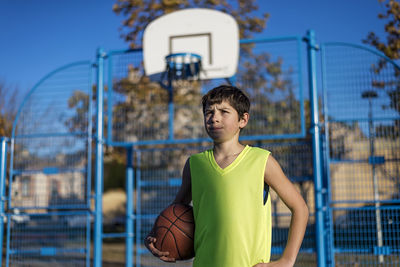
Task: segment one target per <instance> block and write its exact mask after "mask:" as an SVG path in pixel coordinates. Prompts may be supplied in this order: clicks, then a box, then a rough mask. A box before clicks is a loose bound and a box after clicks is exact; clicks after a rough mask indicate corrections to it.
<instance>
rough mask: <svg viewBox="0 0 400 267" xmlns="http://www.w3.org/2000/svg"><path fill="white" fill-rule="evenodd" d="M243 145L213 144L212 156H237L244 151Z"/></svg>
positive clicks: (236, 142)
mask: <svg viewBox="0 0 400 267" xmlns="http://www.w3.org/2000/svg"><path fill="white" fill-rule="evenodd" d="M244 147H245V146H244V145H242V144H241V143H239V142H238V141H235V142H223V143H215V142H214V148H213V153H214V156H221V157H228V156H233V155H238V154H239V153H240V152H242V150H243V149H244Z"/></svg>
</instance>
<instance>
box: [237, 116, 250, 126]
mask: <svg viewBox="0 0 400 267" xmlns="http://www.w3.org/2000/svg"><path fill="white" fill-rule="evenodd" d="M249 119H250V114H249V113H243V115H242V117H241V118H240V119H239V128H240V129H243V128H244V127H246V125H247V123H248V122H249Z"/></svg>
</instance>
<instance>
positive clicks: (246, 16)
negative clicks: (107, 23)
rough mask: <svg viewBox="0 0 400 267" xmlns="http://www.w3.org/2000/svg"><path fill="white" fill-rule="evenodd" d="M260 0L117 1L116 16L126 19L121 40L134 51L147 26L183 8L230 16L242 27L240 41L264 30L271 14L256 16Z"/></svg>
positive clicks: (139, 44) (115, 5)
mask: <svg viewBox="0 0 400 267" xmlns="http://www.w3.org/2000/svg"><path fill="white" fill-rule="evenodd" d="M256 2H257V0H235V1H228V0H117V2H116V3H115V4H114V6H113V10H114V12H115V13H116V14H122V15H123V16H125V17H126V19H125V20H124V21H123V23H122V24H123V25H122V28H121V31H122V37H123V38H124V39H125V41H127V42H128V43H129V44H130V46H131V47H132V48H134V47H139V46H141V36H142V33H143V30H144V29H145V28H146V26H147V25H148V24H149V23H150V22H151V21H153V20H154V19H156V18H158V17H160V16H161V15H163V14H168V13H171V12H173V11H176V10H180V9H183V8H210V9H215V10H219V11H222V12H225V13H228V14H231V15H232V16H233V17H234V18H235V19H236V21H237V22H238V24H239V31H240V38H250V37H252V35H253V33H258V32H261V31H263V30H264V28H265V25H266V22H267V19H268V17H269V14H268V13H264V14H261V15H257V14H256V13H255V12H256V11H257V10H258V5H257V3H256Z"/></svg>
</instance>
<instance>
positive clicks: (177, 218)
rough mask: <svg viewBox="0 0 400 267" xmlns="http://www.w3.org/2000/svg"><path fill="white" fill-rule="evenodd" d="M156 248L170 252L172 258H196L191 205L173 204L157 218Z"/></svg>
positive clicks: (154, 229) (154, 232)
mask: <svg viewBox="0 0 400 267" xmlns="http://www.w3.org/2000/svg"><path fill="white" fill-rule="evenodd" d="M153 234H154V237H155V238H156V239H157V241H156V243H155V247H156V248H157V249H158V250H161V251H168V252H169V256H168V257H171V258H175V259H176V260H188V259H191V258H193V257H194V218H193V209H192V207H191V206H189V205H183V204H172V205H170V206H168V207H167V208H166V209H165V210H163V211H162V212H161V213H160V215H159V216H158V217H157V219H156V222H155V223H154V228H153Z"/></svg>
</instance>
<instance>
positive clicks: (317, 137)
mask: <svg viewBox="0 0 400 267" xmlns="http://www.w3.org/2000/svg"><path fill="white" fill-rule="evenodd" d="M306 40H307V44H308V45H307V52H308V53H307V54H308V78H309V90H310V112H311V128H310V132H311V135H312V147H313V168H314V190H315V227H316V229H315V230H316V241H317V242H316V243H317V263H318V267H323V266H326V245H327V244H326V239H325V227H324V212H325V210H324V209H325V207H324V200H323V199H324V193H325V192H324V191H325V190H324V188H323V181H322V177H323V175H322V160H321V159H322V158H321V151H322V147H321V129H320V123H319V112H318V111H319V110H318V93H317V67H316V52H315V51H316V49H317V48H316V43H315V34H314V31H313V30H310V31H308V32H307V38H306Z"/></svg>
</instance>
